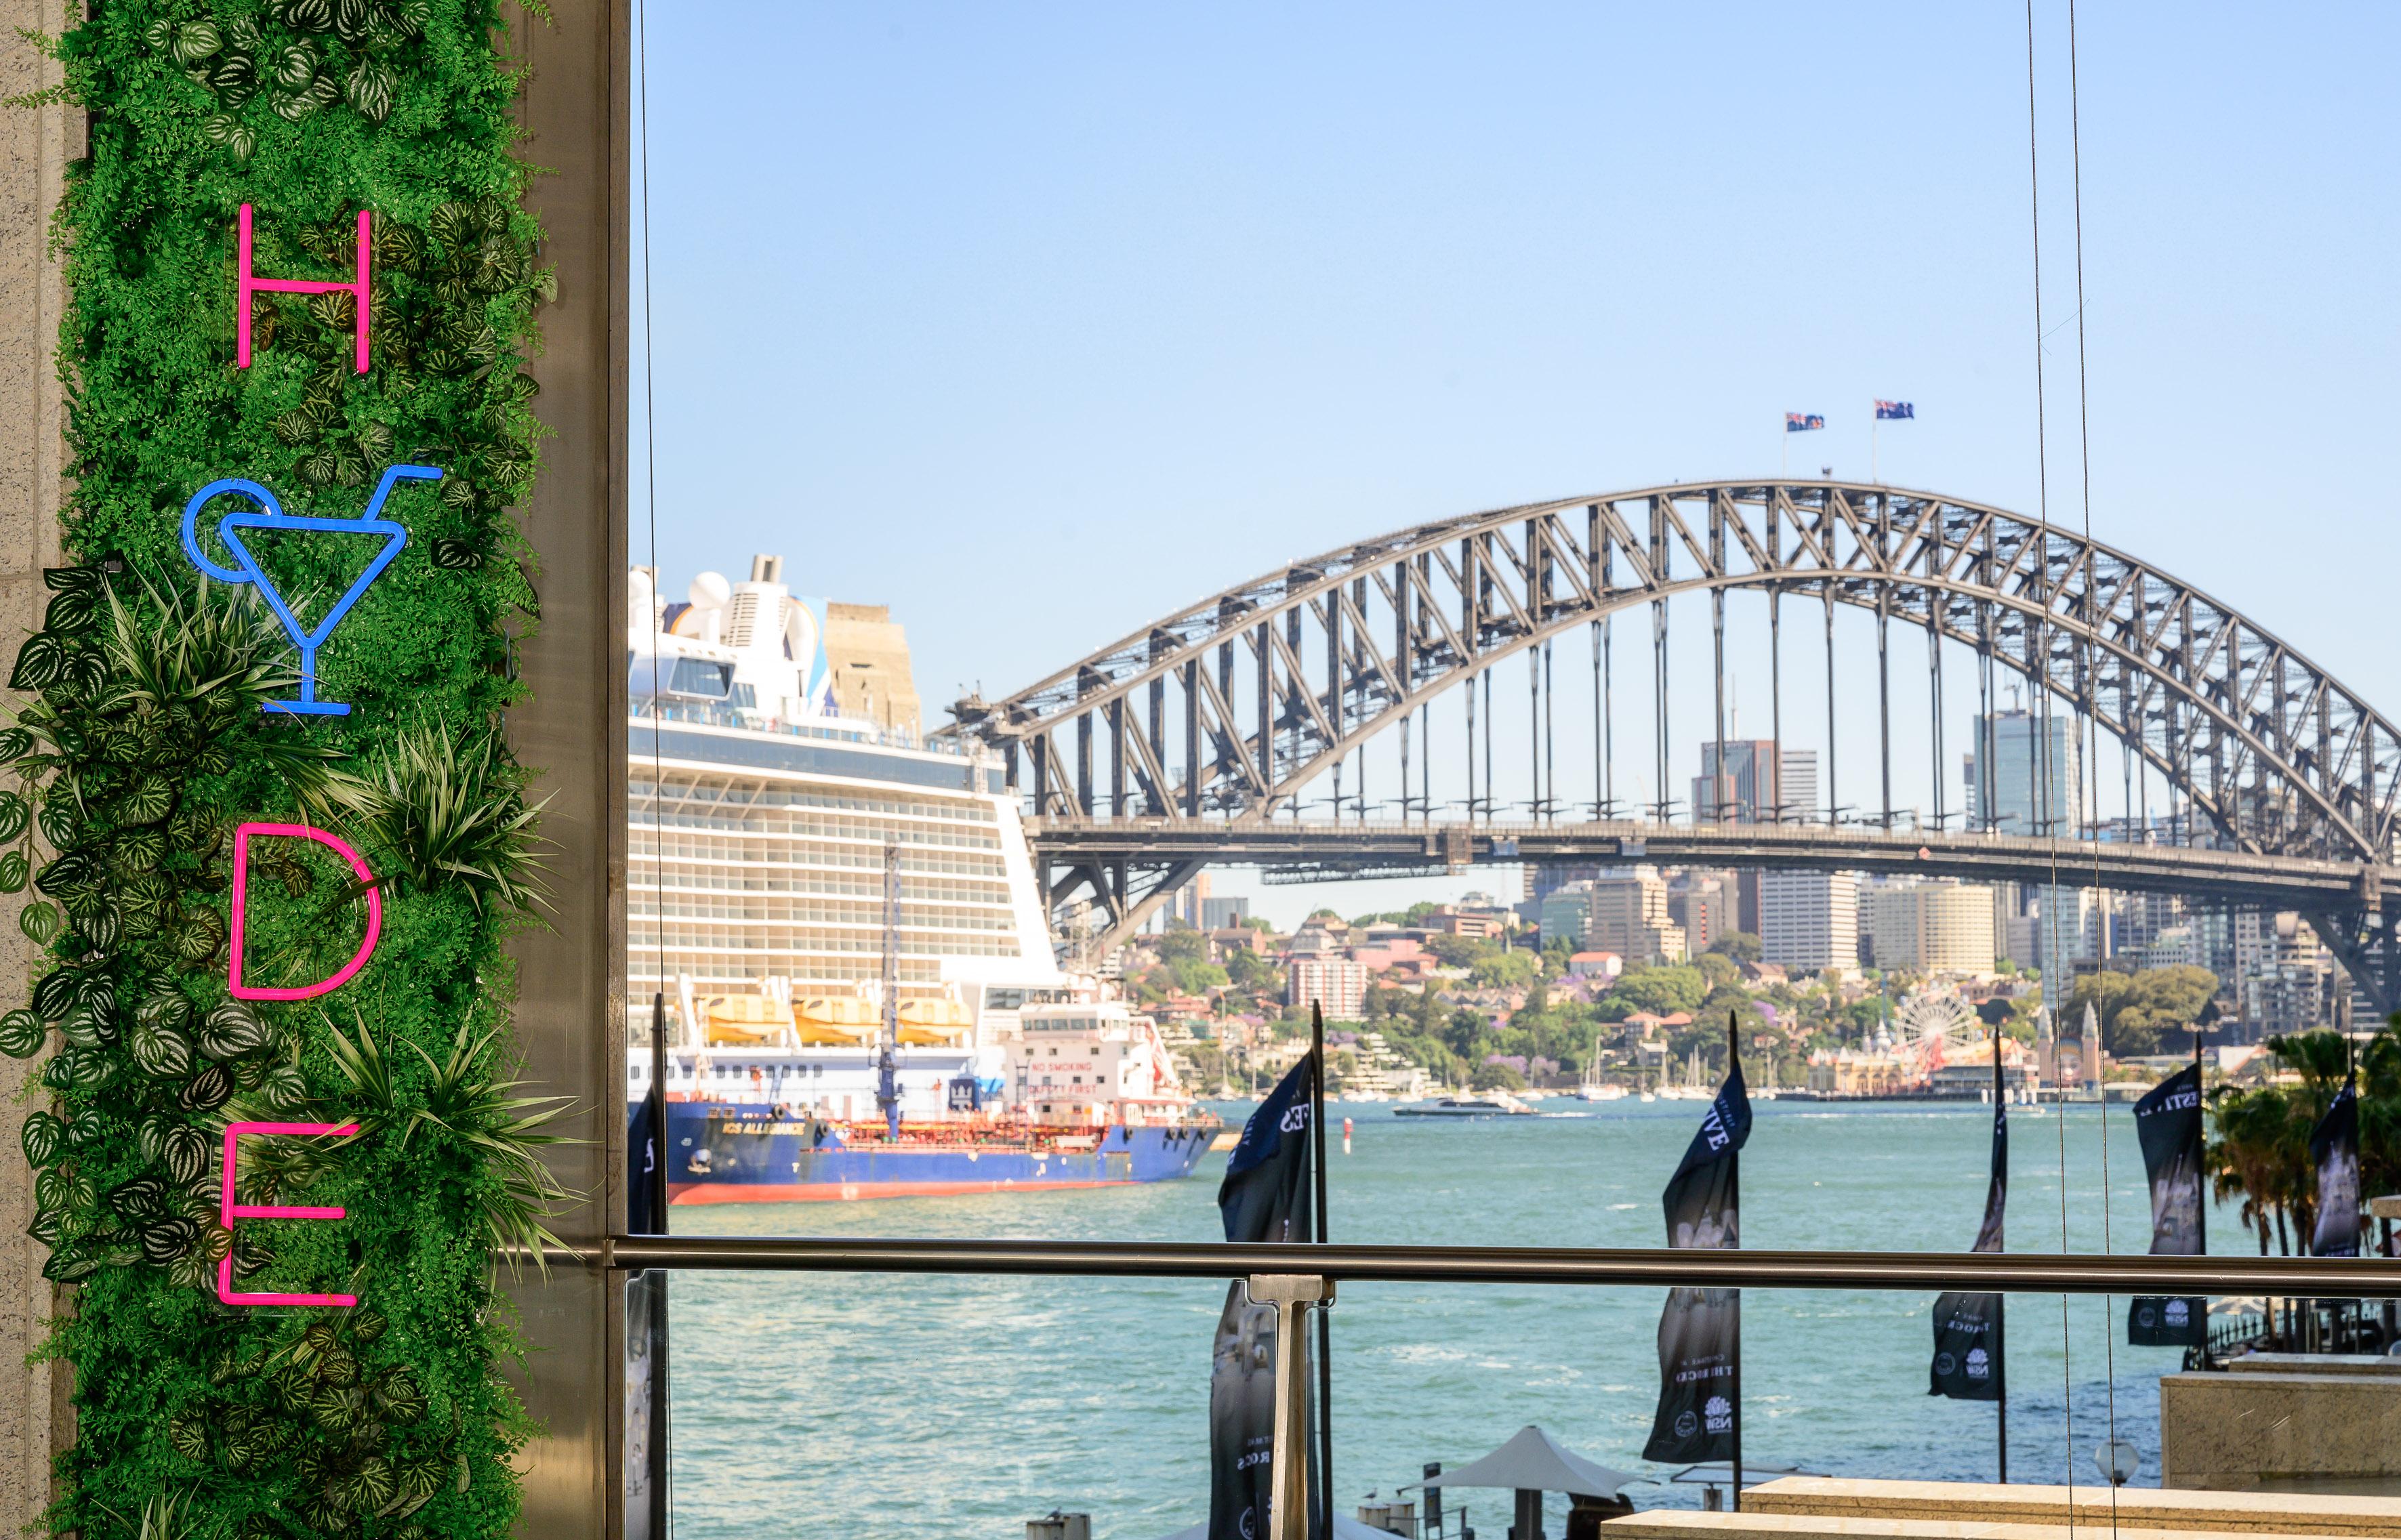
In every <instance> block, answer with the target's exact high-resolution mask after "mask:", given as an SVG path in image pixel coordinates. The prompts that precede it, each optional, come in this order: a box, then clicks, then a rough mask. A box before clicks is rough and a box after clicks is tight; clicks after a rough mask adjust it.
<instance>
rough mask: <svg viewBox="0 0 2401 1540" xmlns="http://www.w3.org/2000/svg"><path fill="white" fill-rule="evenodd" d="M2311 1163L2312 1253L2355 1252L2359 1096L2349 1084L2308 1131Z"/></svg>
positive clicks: (2342, 1254) (2351, 1254) (2349, 1254)
mask: <svg viewBox="0 0 2401 1540" xmlns="http://www.w3.org/2000/svg"><path fill="white" fill-rule="evenodd" d="M2310 1161H2311V1163H2312V1165H2315V1166H2316V1167H2317V1168H2318V1224H2317V1233H2315V1234H2313V1235H2312V1236H2311V1237H2310V1254H2311V1255H2312V1256H2314V1257H2356V1256H2358V1255H2359V1094H2358V1092H2357V1091H2356V1090H2355V1089H2353V1086H2352V1085H2351V1083H2349V1082H2345V1083H2344V1084H2343V1088H2342V1089H2341V1090H2340V1091H2339V1092H2337V1093H2336V1095H2335V1098H2334V1105H2333V1106H2331V1107H2329V1108H2327V1109H2326V1116H2324V1117H2322V1118H2320V1119H2318V1125H2317V1126H2316V1127H2315V1128H2312V1129H2311V1130H2310Z"/></svg>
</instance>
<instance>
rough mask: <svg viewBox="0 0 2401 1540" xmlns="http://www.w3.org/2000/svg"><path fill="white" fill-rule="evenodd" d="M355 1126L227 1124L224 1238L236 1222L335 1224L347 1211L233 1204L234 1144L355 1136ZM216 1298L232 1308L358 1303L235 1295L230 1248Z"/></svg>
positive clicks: (328, 1297) (221, 1186)
mask: <svg viewBox="0 0 2401 1540" xmlns="http://www.w3.org/2000/svg"><path fill="white" fill-rule="evenodd" d="M358 1131H359V1125H358V1124H355V1123H228V1124H226V1131H225V1168H224V1170H223V1171H222V1172H221V1173H220V1174H219V1175H218V1178H217V1213H218V1217H219V1218H220V1219H222V1220H224V1222H225V1227H226V1233H227V1235H228V1236H230V1235H231V1233H232V1232H233V1221H234V1220H338V1219H341V1218H342V1217H343V1216H344V1214H345V1213H346V1212H347V1210H344V1209H340V1208H306V1207H295V1206H289V1205H284V1204H271V1203H236V1202H234V1201H233V1162H234V1141H235V1140H236V1139H238V1138H240V1137H241V1136H242V1135H244V1134H355V1133H357V1132H358ZM217 1298H218V1299H220V1300H222V1301H224V1302H226V1303H227V1304H232V1305H262V1304H336V1305H353V1304H356V1303H358V1302H359V1297H358V1296H357V1295H355V1294H237V1293H235V1292H234V1288H233V1248H232V1247H231V1246H229V1245H228V1246H227V1247H226V1254H225V1255H224V1256H223V1257H221V1258H219V1259H218V1260H217Z"/></svg>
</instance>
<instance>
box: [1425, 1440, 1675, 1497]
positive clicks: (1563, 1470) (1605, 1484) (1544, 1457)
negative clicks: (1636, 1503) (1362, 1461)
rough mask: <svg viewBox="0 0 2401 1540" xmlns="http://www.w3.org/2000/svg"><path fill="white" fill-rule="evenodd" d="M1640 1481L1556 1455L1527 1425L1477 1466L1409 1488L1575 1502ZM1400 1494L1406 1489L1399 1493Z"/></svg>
mask: <svg viewBox="0 0 2401 1540" xmlns="http://www.w3.org/2000/svg"><path fill="white" fill-rule="evenodd" d="M1644 1479H1646V1478H1644V1477H1640V1476H1636V1475H1633V1474H1632V1473H1630V1472H1627V1471H1623V1470H1612V1469H1610V1468H1609V1467H1608V1466H1607V1465H1599V1464H1597V1463H1595V1462H1594V1461H1591V1460H1587V1459H1585V1457H1584V1456H1583V1455H1581V1454H1578V1453H1576V1452H1575V1451H1573V1450H1569V1449H1562V1448H1560V1447H1559V1442H1558V1440H1557V1439H1556V1438H1552V1437H1551V1436H1550V1435H1549V1434H1547V1433H1544V1431H1543V1430H1542V1429H1541V1428H1538V1427H1536V1426H1534V1425H1533V1424H1527V1425H1526V1426H1525V1427H1523V1428H1521V1429H1519V1430H1518V1433H1517V1436H1516V1438H1512V1439H1510V1440H1509V1441H1508V1442H1507V1443H1505V1444H1502V1446H1501V1447H1500V1448H1499V1449H1496V1450H1494V1451H1492V1452H1491V1453H1489V1454H1488V1455H1486V1456H1485V1457H1484V1458H1483V1459H1481V1460H1476V1461H1474V1462H1471V1463H1470V1464H1467V1465H1461V1466H1460V1467H1459V1468H1458V1469H1457V1470H1447V1471H1444V1472H1443V1473H1442V1474H1441V1475H1440V1476H1435V1477H1432V1478H1429V1479H1426V1480H1424V1481H1422V1482H1419V1483H1415V1484H1416V1485H1419V1486H1426V1487H1508V1488H1511V1489H1514V1490H1516V1491H1518V1492H1569V1493H1571V1494H1573V1495H1575V1496H1579V1497H1602V1498H1608V1497H1614V1496H1616V1495H1617V1493H1618V1492H1619V1490H1620V1489H1622V1488H1624V1487H1625V1486H1626V1485H1627V1484H1628V1483H1630V1482H1634V1481H1640V1480H1644ZM1401 1490H1402V1491H1404V1492H1406V1491H1408V1490H1409V1488H1407V1487H1403V1488H1402V1489H1401Z"/></svg>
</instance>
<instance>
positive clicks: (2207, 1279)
mask: <svg viewBox="0 0 2401 1540" xmlns="http://www.w3.org/2000/svg"><path fill="white" fill-rule="evenodd" d="M548 1260H550V1261H555V1262H562V1263H569V1264H577V1265H585V1266H590V1265H596V1264H597V1265H598V1266H602V1267H606V1268H611V1269H615V1270H620V1271H641V1270H650V1269H662V1270H665V1271H670V1272H691V1271H702V1272H778V1273H910V1274H1013V1275H1027V1274H1033V1275H1043V1276H1052V1277H1108V1278H1194V1279H1202V1278H1205V1279H1215V1280H1223V1279H1228V1278H1241V1279H1243V1280H1244V1281H1245V1283H1246V1284H1247V1286H1248V1292H1249V1297H1250V1299H1251V1300H1252V1302H1255V1303H1259V1304H1273V1305H1274V1306H1275V1307H1276V1312H1277V1341H1278V1342H1282V1343H1290V1344H1293V1346H1294V1348H1295V1351H1290V1352H1281V1351H1280V1352H1279V1353H1278V1354H1277V1355H1276V1388H1275V1421H1274V1424H1273V1425H1274V1428H1275V1446H1274V1452H1273V1454H1272V1456H1271V1459H1272V1462H1273V1463H1272V1466H1271V1476H1270V1484H1271V1490H1272V1492H1273V1493H1274V1496H1273V1500H1272V1501H1271V1503H1270V1504H1269V1515H1270V1518H1269V1535H1268V1536H1267V1537H1266V1540H1308V1532H1309V1515H1310V1511H1311V1503H1310V1492H1309V1482H1310V1461H1309V1460H1307V1459H1304V1458H1295V1457H1294V1455H1295V1452H1296V1451H1298V1450H1300V1449H1302V1448H1303V1447H1305V1446H1306V1444H1307V1441H1308V1434H1307V1431H1306V1418H1305V1416H1304V1414H1303V1411H1302V1408H1303V1405H1304V1390H1303V1387H1304V1386H1306V1385H1307V1384H1308V1383H1309V1377H1310V1372H1311V1369H1310V1361H1309V1360H1310V1331H1309V1326H1310V1319H1309V1317H1310V1313H1311V1312H1312V1311H1314V1310H1317V1309H1321V1308H1324V1306H1326V1305H1330V1304H1331V1303H1333V1302H1334V1298H1335V1294H1336V1291H1337V1288H1338V1285H1340V1284H1345V1283H1448V1284H1516V1285H1525V1284H1541V1285H1550V1284H1560V1285H1581V1286H1617V1287H1638V1288H1639V1287H1653V1288H1792V1289H1806V1288H1861V1289H1889V1290H1896V1291H1912V1292H1921V1291H1922V1292H1933V1291H1941V1290H1948V1289H1958V1290H1963V1291H1974V1292H1986V1293H2001V1294H2009V1293H2024V1294H2079V1295H2092V1294H2105V1295H2107V1294H2127V1295H2136V1294H2143V1295H2162V1296H2168V1295H2183V1296H2195V1295H2200V1296H2211V1295H2215V1296H2220V1297H2225V1296H2243V1295H2268V1296H2284V1297H2294V1298H2302V1299H2319V1300H2324V1299H2352V1300H2365V1299H2401V1266H2396V1265H2394V1261H2392V1260H2390V1259H2383V1258H2374V1257H2248V1256H2225V1257H2164V1256H2161V1257H2154V1256H2113V1255H2107V1254H2092V1253H2064V1254H2063V1253H2043V1252H2018V1253H2010V1252H1972V1251H1725V1250H1710V1249H1699V1248H1694V1249H1686V1250H1670V1249H1665V1248H1657V1247H1644V1248H1633V1247H1623V1248H1620V1247H1492V1246H1330V1245H1304V1246H1294V1245H1243V1244H1236V1243H1231V1242H1223V1241H1214V1242H1188V1241H1187V1242H1179V1241H1042V1240H969V1239H949V1240H946V1239H915V1238H885V1237H877V1236H868V1237H856V1236H838V1237H836V1236H809V1235H615V1236H611V1237H609V1238H607V1239H606V1240H604V1241H603V1242H602V1244H601V1246H600V1247H599V1249H598V1250H597V1252H580V1251H573V1250H565V1249H553V1250H552V1251H551V1252H550V1253H549V1258H548ZM1734 1480H1735V1482H1736V1488H1737V1490H1739V1485H1740V1476H1739V1467H1738V1466H1737V1473H1736V1476H1735V1477H1734Z"/></svg>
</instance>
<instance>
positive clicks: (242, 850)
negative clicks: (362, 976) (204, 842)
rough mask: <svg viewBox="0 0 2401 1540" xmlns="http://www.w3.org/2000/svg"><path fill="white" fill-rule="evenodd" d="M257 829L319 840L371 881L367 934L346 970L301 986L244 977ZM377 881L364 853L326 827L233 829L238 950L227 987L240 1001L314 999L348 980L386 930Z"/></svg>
mask: <svg viewBox="0 0 2401 1540" xmlns="http://www.w3.org/2000/svg"><path fill="white" fill-rule="evenodd" d="M254 834H261V835H271V836H279V837H282V838H292V839H313V840H315V841H316V842H317V843H318V844H320V845H323V846H325V847H326V848H328V849H329V850H331V851H333V852H334V853H335V854H336V855H338V856H340V857H341V858H342V859H343V860H345V861H347V862H349V863H350V870H352V871H354V872H356V873H358V875H359V880H360V881H361V882H364V883H366V884H368V887H367V934H366V939H365V940H364V941H362V942H360V943H359V949H358V950H357V951H355V952H353V953H351V954H350V961H348V962H345V963H343V964H342V966H341V969H340V971H339V972H337V973H336V974H334V975H333V976H332V977H330V978H323V979H320V980H318V981H317V982H316V983H314V984H306V985H302V986H300V987H298V988H268V987H266V986H263V985H256V984H244V983H243V982H242V981H241V929H242V920H243V919H244V918H245V916H246V915H247V913H248V910H249V904H250V837H251V836H252V835H254ZM374 883H375V874H374V873H373V872H370V871H368V870H367V864H366V862H365V861H364V860H363V859H362V858H361V857H360V855H359V852H356V851H354V850H352V849H350V846H348V845H346V844H344V843H343V842H342V841H341V840H340V839H339V838H336V837H335V836H333V835H330V834H327V833H326V832H325V831H324V830H322V829H312V828H310V827H309V825H306V824H244V825H240V827H238V828H236V829H235V830H234V831H233V911H232V913H233V918H232V924H231V925H230V927H229V929H230V930H231V931H232V933H233V934H232V947H231V953H232V955H231V957H230V958H229V959H228V960H227V961H226V990H227V991H228V992H229V993H231V994H232V996H233V997H234V998H235V999H236V1000H313V999H315V998H316V997H317V996H319V995H324V994H331V993H333V992H334V991H335V990H336V989H338V988H341V987H342V986H343V985H345V984H348V983H349V982H350V980H351V978H352V977H354V976H355V975H356V974H358V971H359V970H360V969H361V968H364V967H365V966H366V961H367V957H368V955H369V954H370V953H372V952H373V951H374V950H375V944H376V937H377V935H379V934H382V932H383V894H382V893H378V892H377V890H376V888H375V886H374Z"/></svg>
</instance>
